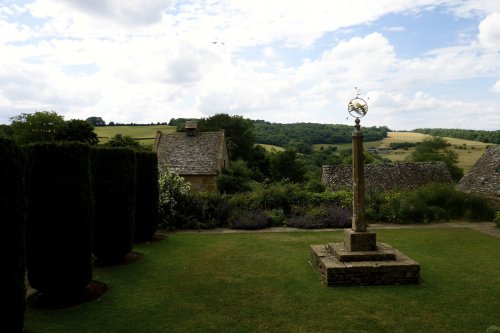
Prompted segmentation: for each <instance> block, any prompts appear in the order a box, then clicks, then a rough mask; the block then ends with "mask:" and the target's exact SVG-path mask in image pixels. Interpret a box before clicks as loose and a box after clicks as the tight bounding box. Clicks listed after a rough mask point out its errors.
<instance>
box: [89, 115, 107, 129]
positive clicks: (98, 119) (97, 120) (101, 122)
mask: <svg viewBox="0 0 500 333" xmlns="http://www.w3.org/2000/svg"><path fill="white" fill-rule="evenodd" d="M85 121H87V122H89V123H90V124H91V125H92V126H94V127H99V126H106V122H105V121H104V120H102V118H101V117H95V116H94V117H88V118H87V119H85Z"/></svg>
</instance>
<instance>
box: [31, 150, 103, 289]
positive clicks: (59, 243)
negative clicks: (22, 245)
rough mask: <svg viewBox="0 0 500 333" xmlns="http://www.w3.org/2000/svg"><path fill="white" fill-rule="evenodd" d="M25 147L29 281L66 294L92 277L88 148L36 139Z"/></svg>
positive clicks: (90, 192) (38, 287) (33, 284)
mask: <svg viewBox="0 0 500 333" xmlns="http://www.w3.org/2000/svg"><path fill="white" fill-rule="evenodd" d="M25 150H26V153H27V157H28V165H27V198H28V204H29V206H28V220H27V225H26V263H27V267H28V276H29V280H30V284H31V286H32V287H33V288H35V289H37V290H39V291H40V292H42V293H45V294H51V295H54V296H71V295H72V294H73V293H76V292H79V291H80V290H81V289H82V288H83V287H84V286H85V285H87V284H88V283H89V282H90V281H91V279H92V262H91V256H92V222H93V213H94V206H93V200H92V187H91V180H90V172H89V170H90V166H89V163H90V158H89V156H90V148H89V146H88V145H86V144H82V143H65V144H57V143H39V144H32V145H29V146H27V147H26V149H25Z"/></svg>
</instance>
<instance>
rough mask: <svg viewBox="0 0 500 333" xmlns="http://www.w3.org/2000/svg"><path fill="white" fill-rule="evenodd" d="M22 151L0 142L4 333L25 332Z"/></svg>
mask: <svg viewBox="0 0 500 333" xmlns="http://www.w3.org/2000/svg"><path fill="white" fill-rule="evenodd" d="M23 162H24V158H23V154H22V151H21V150H20V149H19V148H18V147H17V146H16V145H15V144H14V142H12V141H8V140H5V139H1V138H0V184H2V185H1V186H0V251H1V253H2V255H3V260H2V273H1V274H0V285H1V286H2V296H1V297H0V300H1V301H0V305H1V307H2V312H3V314H2V318H4V320H2V323H0V331H2V332H16V333H17V332H22V331H23V321H24V298H25V289H24V271H25V267H24V226H25V209H26V205H25V203H26V201H25V192H24V179H23V173H24V170H23V167H24V164H23Z"/></svg>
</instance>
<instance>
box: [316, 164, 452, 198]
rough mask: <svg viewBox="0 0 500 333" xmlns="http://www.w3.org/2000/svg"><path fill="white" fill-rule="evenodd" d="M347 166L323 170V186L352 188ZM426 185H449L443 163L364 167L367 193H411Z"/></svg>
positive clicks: (331, 188)
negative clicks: (370, 191)
mask: <svg viewBox="0 0 500 333" xmlns="http://www.w3.org/2000/svg"><path fill="white" fill-rule="evenodd" d="M351 169H352V167H351V166H350V165H325V166H323V175H322V182H323V184H324V185H325V186H326V188H328V189H329V190H339V189H347V188H352V171H351ZM428 183H443V184H452V183H453V180H452V178H451V175H450V172H449V171H448V169H447V168H446V164H445V163H444V162H412V163H381V164H366V165H365V187H366V189H367V190H375V191H387V190H393V189H414V188H417V187H419V186H422V185H425V184H428Z"/></svg>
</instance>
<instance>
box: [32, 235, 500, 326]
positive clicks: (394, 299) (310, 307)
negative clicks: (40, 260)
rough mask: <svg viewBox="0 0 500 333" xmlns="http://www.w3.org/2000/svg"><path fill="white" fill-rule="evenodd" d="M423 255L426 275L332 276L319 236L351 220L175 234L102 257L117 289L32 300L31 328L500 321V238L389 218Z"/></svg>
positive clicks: (101, 276)
mask: <svg viewBox="0 0 500 333" xmlns="http://www.w3.org/2000/svg"><path fill="white" fill-rule="evenodd" d="M377 237H378V239H379V240H381V241H384V242H388V243H390V244H392V245H393V246H395V247H397V248H398V249H400V250H401V251H403V252H404V253H406V254H407V255H409V256H410V257H412V258H414V259H416V260H417V261H419V262H420V264H421V265H422V272H421V276H422V279H421V284H419V285H409V286H372V287H341V288H332V287H330V288H327V287H324V286H323V285H322V284H321V283H320V278H319V275H318V274H316V272H314V271H313V268H312V267H311V266H310V265H309V263H308V260H309V245H310V244H322V243H326V242H331V241H339V240H340V238H341V233H340V232H324V233H318V232H300V233H253V234H203V233H202V234H169V235H168V236H167V237H166V239H165V240H163V241H161V242H156V243H151V244H145V245H140V246H136V248H135V251H138V252H141V253H143V254H144V256H145V257H144V259H143V260H142V261H140V262H136V263H134V264H131V265H129V266H121V267H115V268H99V269H96V270H95V273H94V277H95V279H96V280H99V281H103V282H106V283H107V284H108V285H109V286H110V288H111V290H110V291H108V293H107V294H105V295H104V296H103V297H102V298H101V299H100V300H98V301H94V302H93V303H88V304H83V305H80V306H76V307H73V308H69V309H64V310H57V311H41V310H34V309H28V311H27V314H26V327H27V328H28V330H29V332H32V333H33V332H34V333H43V332H134V333H135V332H145V333H147V332H485V331H486V328H487V327H488V326H490V325H497V326H500V316H499V311H500V260H498V253H500V239H497V238H494V237H490V236H486V235H483V234H480V233H478V232H474V231H471V230H467V229H433V230H422V229H405V230H379V231H377Z"/></svg>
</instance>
